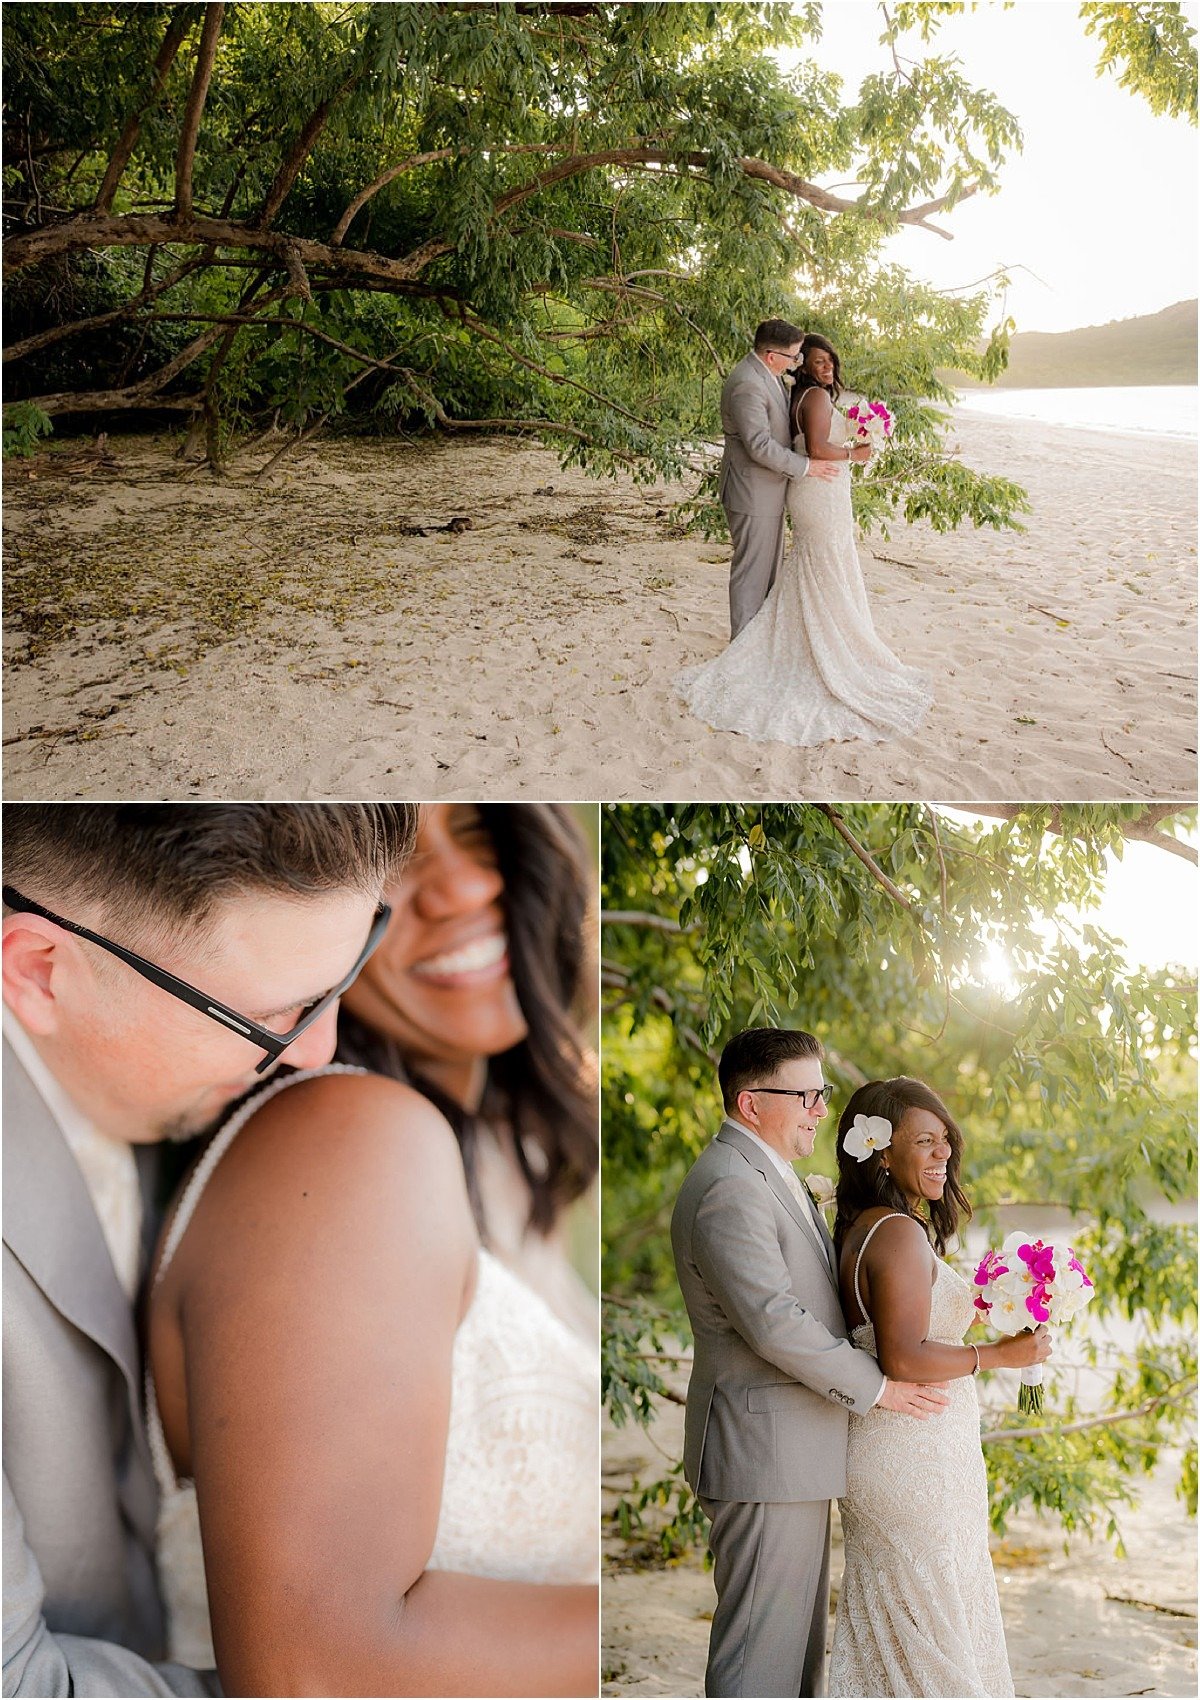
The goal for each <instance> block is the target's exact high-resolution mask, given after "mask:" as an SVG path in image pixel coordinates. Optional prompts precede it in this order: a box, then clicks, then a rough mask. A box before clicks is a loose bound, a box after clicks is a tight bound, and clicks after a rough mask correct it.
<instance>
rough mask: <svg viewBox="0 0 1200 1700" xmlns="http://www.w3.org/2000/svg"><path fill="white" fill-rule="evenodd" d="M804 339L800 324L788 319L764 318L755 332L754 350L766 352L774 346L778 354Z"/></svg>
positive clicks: (784, 352) (759, 352) (760, 352)
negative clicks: (792, 322)
mask: <svg viewBox="0 0 1200 1700" xmlns="http://www.w3.org/2000/svg"><path fill="white" fill-rule="evenodd" d="M803 341H804V332H803V331H802V330H801V329H800V327H799V325H793V324H790V323H789V322H788V320H787V319H764V320H763V322H762V324H761V325H759V327H758V329H757V330H756V331H755V333H754V352H755V354H765V353H766V352H767V350H768V349H772V348H773V349H774V350H775V351H776V353H777V354H786V353H787V351H788V349H789V348H794V347H795V346H796V344H797V343H798V342H803Z"/></svg>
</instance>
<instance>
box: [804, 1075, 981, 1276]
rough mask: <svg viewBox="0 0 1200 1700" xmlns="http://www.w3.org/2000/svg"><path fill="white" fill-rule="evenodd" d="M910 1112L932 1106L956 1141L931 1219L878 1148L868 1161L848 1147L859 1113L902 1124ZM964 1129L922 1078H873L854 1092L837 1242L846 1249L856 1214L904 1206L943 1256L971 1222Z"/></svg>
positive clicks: (845, 1122)
mask: <svg viewBox="0 0 1200 1700" xmlns="http://www.w3.org/2000/svg"><path fill="white" fill-rule="evenodd" d="M909 1110H928V1111H929V1112H930V1114H931V1115H935V1116H936V1117H937V1118H938V1120H939V1121H940V1122H941V1124H942V1126H943V1127H944V1128H945V1129H946V1136H947V1138H948V1139H949V1141H950V1160H949V1162H948V1163H947V1164H946V1185H945V1188H944V1190H943V1192H942V1196H941V1197H940V1198H936V1199H933V1200H931V1202H930V1204H929V1206H928V1210H929V1219H928V1221H926V1220H925V1219H924V1218H923V1217H921V1216H918V1215H917V1214H916V1212H915V1211H914V1210H913V1208H912V1206H911V1205H910V1204H909V1202H908V1199H907V1198H906V1197H905V1196H904V1194H903V1193H902V1192H901V1191H900V1188H899V1187H898V1186H897V1185H896V1183H895V1181H894V1180H893V1179H892V1177H891V1175H890V1174H889V1173H888V1169H887V1165H886V1164H885V1163H884V1162H883V1160H882V1158H881V1156H880V1153H879V1152H878V1151H872V1153H871V1155H870V1156H869V1157H868V1158H866V1159H865V1161H863V1162H861V1163H860V1162H859V1161H858V1159H857V1158H856V1157H852V1156H850V1155H849V1154H848V1153H847V1151H846V1148H845V1145H846V1135H847V1133H849V1131H850V1129H851V1127H853V1125H854V1118H855V1116H883V1117H885V1118H886V1119H887V1120H888V1121H889V1122H891V1124H892V1129H893V1131H894V1130H895V1129H896V1128H898V1127H899V1126H900V1123H901V1122H902V1121H903V1120H904V1117H905V1114H906V1112H907V1111H909ZM962 1150H963V1136H962V1130H961V1129H960V1127H959V1125H958V1123H957V1122H956V1121H955V1120H954V1117H953V1116H952V1115H951V1114H950V1112H949V1110H948V1109H947V1108H946V1106H945V1104H943V1103H942V1100H941V1099H940V1098H939V1097H938V1095H937V1093H936V1092H935V1091H934V1090H933V1089H932V1087H929V1086H926V1085H925V1084H924V1083H923V1082H922V1081H920V1080H910V1079H909V1078H908V1076H907V1075H903V1074H901V1075H898V1076H897V1077H896V1078H895V1079H894V1080H868V1082H867V1084H866V1085H865V1086H860V1087H859V1088H858V1090H857V1092H855V1093H853V1094H852V1095H851V1098H850V1102H849V1103H848V1104H847V1105H846V1108H845V1109H844V1110H843V1111H842V1114H841V1117H840V1119H839V1121H838V1130H837V1161H838V1184H837V1220H836V1222H835V1223H834V1225H833V1238H834V1243H835V1245H836V1246H837V1248H838V1250H839V1251H840V1250H841V1248H842V1244H843V1242H844V1240H845V1238H846V1235H847V1233H848V1232H849V1230H850V1225H851V1223H852V1222H853V1221H854V1219H855V1217H857V1216H859V1215H861V1213H862V1212H863V1211H864V1210H870V1209H871V1208H872V1207H873V1206H875V1205H880V1204H885V1205H886V1206H887V1207H888V1209H889V1210H899V1211H900V1212H902V1214H903V1215H905V1216H911V1217H912V1218H913V1220H914V1221H916V1222H920V1223H921V1226H922V1227H923V1228H924V1229H925V1232H926V1234H928V1235H929V1236H930V1237H931V1238H932V1240H933V1243H934V1246H935V1248H936V1250H937V1254H938V1256H939V1257H944V1256H945V1255H946V1247H947V1245H949V1243H950V1240H951V1239H952V1238H953V1236H954V1235H955V1234H956V1233H957V1231H958V1224H959V1220H960V1218H961V1220H962V1221H963V1222H964V1223H966V1222H969V1221H970V1220H971V1214H972V1212H971V1205H970V1201H969V1199H968V1198H967V1195H966V1193H965V1192H964V1191H963V1189H962V1187H961V1186H960V1184H959V1179H958V1177H959V1171H960V1170H961V1168H962Z"/></svg>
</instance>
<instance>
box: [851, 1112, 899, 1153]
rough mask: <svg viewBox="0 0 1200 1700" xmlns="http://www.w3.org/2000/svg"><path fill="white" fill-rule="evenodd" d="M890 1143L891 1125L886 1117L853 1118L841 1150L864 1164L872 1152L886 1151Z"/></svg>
mask: <svg viewBox="0 0 1200 1700" xmlns="http://www.w3.org/2000/svg"><path fill="white" fill-rule="evenodd" d="M891 1143H892V1124H891V1122H890V1121H888V1119H887V1117H886V1116H855V1118H854V1121H853V1123H852V1124H851V1127H850V1131H849V1133H848V1134H847V1135H846V1137H845V1139H844V1140H843V1141H842V1149H843V1150H844V1151H845V1152H846V1153H847V1155H848V1156H851V1157H857V1159H858V1161H859V1162H860V1163H865V1162H866V1160H867V1158H868V1157H869V1156H871V1154H872V1152H875V1151H886V1150H887V1148H888V1146H889V1145H890V1144H891Z"/></svg>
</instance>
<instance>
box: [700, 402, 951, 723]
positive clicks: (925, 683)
mask: <svg viewBox="0 0 1200 1700" xmlns="http://www.w3.org/2000/svg"><path fill="white" fill-rule="evenodd" d="M848 433H849V426H848V424H847V421H846V419H845V416H844V415H843V414H841V413H839V412H838V411H837V409H836V408H835V409H834V413H833V419H832V421H831V424H830V429H829V440H830V442H831V443H833V444H834V445H835V446H837V445H838V444H841V443H844V442H845V441H846V438H847V435H848ZM795 448H796V452H797V453H798V454H803V453H804V443H803V440H802V439H801V438H799V437H797V438H796V439H795ZM788 517H789V519H790V520H791V526H792V546H791V549H790V550H789V552H788V555H787V558H786V559H785V561H784V563H783V565H782V566H781V567H780V569H779V572H778V574H777V575H776V579H775V584H774V586H773V588H772V590H771V593H770V595H769V596H768V597H767V600H766V601H765V602H764V603H763V605H762V608H761V609H760V610H759V612H758V613H757V614H756V615H755V617H754V619H753V620H751V621H750V623H749V625H747V626H745V627H743V629H742V630H741V631H740V632H739V633H738V635H737V637H736V638H735V639H734V640H733V642H732V643H731V644H730V645H729V647H728V649H726V650H723V651H722V653H721V654H720V655H718V656H717V657H716V659H715V660H713V661H708V662H706V663H705V664H704V665H703V666H701V667H689V668H688V669H687V670H686V671H685V672H683V673H681V674H680V675H679V676H678V679H677V680H676V689H677V690H678V691H679V694H680V695H681V696H682V697H683V698H684V700H685V702H686V703H687V704H688V706H689V708H690V709H691V710H692V712H693V714H696V715H698V716H699V718H700V719H701V720H704V721H707V723H708V724H709V725H710V726H713V727H715V728H716V729H717V730H718V731H724V732H743V733H745V734H746V736H747V737H750V738H757V739H760V740H763V741H771V740H774V741H777V742H779V743H784V744H798V745H811V744H822V743H826V742H827V741H829V740H831V739H839V738H857V739H860V740H862V741H863V742H865V743H876V744H877V743H882V742H883V741H884V740H885V739H888V738H896V737H903V736H906V735H907V734H908V733H910V732H913V731H915V730H916V728H917V727H918V726H919V725H920V723H921V721H922V720H923V719H924V718H925V715H926V713H927V712H928V709H929V705H930V703H931V702H932V700H933V693H932V689H931V686H930V680H929V678H928V677H927V675H926V674H924V673H920V672H918V671H917V670H916V668H913V667H906V666H905V665H904V664H903V663H902V662H900V661H898V660H897V658H896V657H895V656H894V655H893V654H892V652H891V650H890V649H888V647H887V645H886V644H885V643H883V642H882V641H881V640H880V639H879V637H878V636H877V635H876V632H875V625H874V622H873V620H872V619H871V610H870V607H869V606H868V603H867V587H866V583H865V581H864V579H863V570H862V565H861V563H860V561H859V558H858V549H857V546H856V544H855V541H854V515H853V512H852V509H851V503H850V468H849V466H845V467H840V468H839V476H838V477H837V478H836V479H829V480H825V479H820V478H794V479H793V480H792V481H791V483H790V484H789V486H788Z"/></svg>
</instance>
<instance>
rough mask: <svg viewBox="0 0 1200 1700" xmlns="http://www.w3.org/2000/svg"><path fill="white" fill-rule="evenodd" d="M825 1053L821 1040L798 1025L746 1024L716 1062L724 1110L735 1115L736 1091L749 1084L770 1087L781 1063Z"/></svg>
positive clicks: (818, 1056) (743, 1088)
mask: <svg viewBox="0 0 1200 1700" xmlns="http://www.w3.org/2000/svg"><path fill="white" fill-rule="evenodd" d="M824 1055H825V1048H824V1046H823V1045H822V1044H821V1041H820V1040H819V1039H814V1037H813V1035H812V1034H811V1033H803V1032H801V1030H800V1029H799V1028H798V1027H790V1028H789V1027H748V1028H747V1029H746V1031H745V1032H744V1033H735V1034H734V1036H733V1038H732V1039H731V1040H730V1041H729V1043H728V1044H727V1045H726V1047H725V1049H724V1050H723V1051H722V1052H721V1060H720V1062H719V1063H718V1064H717V1079H718V1080H719V1081H720V1083H721V1098H722V1100H723V1102H724V1104H725V1110H726V1113H727V1114H728V1115H731V1116H736V1115H737V1107H738V1103H737V1100H738V1093H739V1092H744V1091H745V1090H746V1089H747V1087H749V1086H769V1085H770V1084H771V1082H772V1080H774V1078H775V1076H776V1074H777V1073H778V1071H779V1069H780V1068H781V1067H782V1065H783V1064H784V1063H786V1062H794V1061H795V1060H796V1059H797V1058H798V1057H817V1058H820V1057H823V1056H824Z"/></svg>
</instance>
